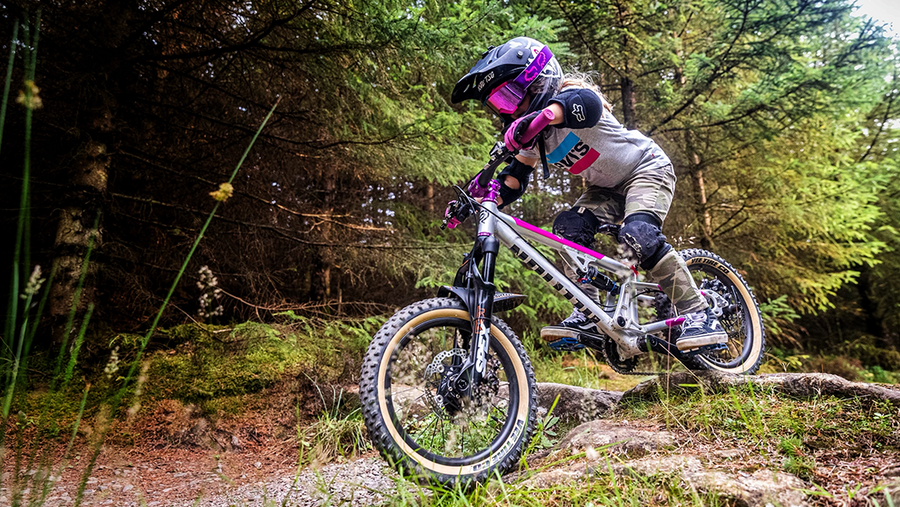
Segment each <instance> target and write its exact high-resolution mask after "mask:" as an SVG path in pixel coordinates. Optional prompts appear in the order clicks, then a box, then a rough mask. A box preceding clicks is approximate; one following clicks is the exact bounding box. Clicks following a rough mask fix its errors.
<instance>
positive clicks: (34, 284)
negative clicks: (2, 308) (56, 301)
mask: <svg viewBox="0 0 900 507" xmlns="http://www.w3.org/2000/svg"><path fill="white" fill-rule="evenodd" d="M43 283H44V279H43V278H41V266H40V264H38V265H36V266H35V267H34V271H32V272H31V276H30V277H28V283H27V284H26V285H25V293H24V294H20V295H19V297H20V298H22V299H28V298H29V297H32V296H34V295H35V294H37V293H38V291H40V290H41V285H43Z"/></svg>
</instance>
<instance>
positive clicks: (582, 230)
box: [553, 206, 600, 248]
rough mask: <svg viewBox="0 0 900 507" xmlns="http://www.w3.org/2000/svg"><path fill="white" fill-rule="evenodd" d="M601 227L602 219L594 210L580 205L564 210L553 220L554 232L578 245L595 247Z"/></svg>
mask: <svg viewBox="0 0 900 507" xmlns="http://www.w3.org/2000/svg"><path fill="white" fill-rule="evenodd" d="M599 227H600V220H597V217H596V216H594V212H593V211H591V210H589V209H587V208H585V207H583V206H579V207H577V208H572V209H570V210H568V211H563V212H562V213H560V214H559V215H557V216H556V220H554V221H553V234H556V235H557V236H559V237H561V238H564V239H567V240H569V241H571V242H572V243H575V244H576V245H581V246H583V247H587V248H593V246H594V235H595V234H597V229H598V228H599Z"/></svg>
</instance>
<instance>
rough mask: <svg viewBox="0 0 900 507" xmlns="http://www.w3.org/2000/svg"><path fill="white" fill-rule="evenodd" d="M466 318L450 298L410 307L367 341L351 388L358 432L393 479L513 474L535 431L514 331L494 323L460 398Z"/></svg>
mask: <svg viewBox="0 0 900 507" xmlns="http://www.w3.org/2000/svg"><path fill="white" fill-rule="evenodd" d="M471 332H472V326H471V323H470V322H469V313H468V311H467V310H466V309H465V307H464V306H463V305H462V304H461V303H460V302H459V301H458V300H456V299H452V298H434V299H428V300H425V301H421V302H418V303H414V304H412V305H410V306H407V307H406V308H404V309H402V310H400V311H399V312H397V314H395V315H394V316H393V317H391V318H390V319H389V320H388V321H387V322H386V323H385V324H384V325H383V326H382V327H381V329H380V330H379V331H378V333H376V335H375V337H374V339H373V340H372V343H371V344H370V345H369V349H368V351H367V352H366V356H365V359H364V361H363V369H362V378H361V380H360V384H359V394H360V401H361V402H362V406H363V416H364V419H365V423H366V429H367V430H368V432H369V437H370V438H371V440H372V442H373V444H374V445H375V447H376V448H377V449H378V450H379V451H380V452H381V455H382V456H384V458H385V459H386V460H387V461H388V462H389V463H391V465H393V466H394V467H395V468H397V469H398V470H399V471H400V472H401V473H404V474H406V475H414V476H419V477H423V478H426V479H429V480H434V481H437V482H441V483H444V484H452V483H456V482H462V483H466V482H471V481H479V482H480V481H484V480H486V479H487V478H488V477H489V476H490V475H491V474H494V473H495V471H496V472H499V473H501V474H502V473H504V472H506V471H508V470H509V469H510V468H512V467H513V466H514V465H515V463H516V461H517V460H518V459H519V456H520V455H521V453H522V449H523V447H524V446H525V444H526V443H527V442H528V441H529V440H530V439H531V436H532V433H533V432H534V420H535V417H536V410H537V398H536V396H537V394H536V391H535V385H534V372H533V370H532V367H531V362H530V361H529V360H528V357H527V356H526V354H525V350H524V349H523V347H522V345H521V343H519V340H518V338H516V335H515V333H513V332H512V330H511V329H510V328H509V327H508V326H507V325H506V324H505V323H504V322H503V321H502V320H500V319H498V318H496V317H495V318H494V319H493V321H492V325H491V332H490V350H489V353H488V356H487V361H486V366H485V372H484V377H483V379H482V382H481V384H480V385H478V386H476V387H475V388H474V389H468V390H466V391H465V393H463V392H462V391H460V389H459V385H460V383H459V380H460V378H462V377H461V375H462V374H463V373H462V371H461V369H462V367H463V364H464V362H465V360H466V358H467V357H468V354H469V352H468V350H469V347H470V346H471V342H472V341H473V340H471Z"/></svg>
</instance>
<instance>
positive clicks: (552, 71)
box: [450, 37, 562, 123]
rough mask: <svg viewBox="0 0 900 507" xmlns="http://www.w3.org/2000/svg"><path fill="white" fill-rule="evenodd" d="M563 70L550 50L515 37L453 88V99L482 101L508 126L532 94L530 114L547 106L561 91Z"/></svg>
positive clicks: (486, 54)
mask: <svg viewBox="0 0 900 507" xmlns="http://www.w3.org/2000/svg"><path fill="white" fill-rule="evenodd" d="M561 79H562V69H561V68H560V66H559V62H557V61H556V58H555V57H554V56H553V53H552V52H550V48H548V47H547V46H546V45H544V44H543V43H541V42H538V41H536V40H534V39H532V38H530V37H516V38H515V39H512V40H511V41H509V42H507V43H506V44H503V45H502V46H499V47H496V48H495V47H493V46H492V47H489V48H488V50H487V51H485V52H484V53H483V54H482V55H481V59H480V60H478V61H477V62H476V63H475V65H474V66H473V67H472V68H471V69H469V72H468V73H467V74H466V75H465V76H463V77H462V79H460V80H459V81H458V82H457V83H456V86H455V87H454V88H453V94H452V95H451V97H450V100H451V101H452V102H453V103H457V102H462V101H464V100H479V101H481V103H482V104H484V105H486V106H488V107H489V108H490V109H491V110H492V111H494V112H495V113H497V115H499V116H500V118H502V119H503V121H504V122H505V123H509V121H510V120H511V118H512V117H511V116H510V114H512V113H513V112H514V111H515V110H516V108H518V106H519V105H520V104H521V103H522V101H523V100H524V99H525V97H526V94H528V95H531V97H532V100H531V104H529V106H528V110H527V111H526V112H525V113H526V114H527V113H530V112H532V111H537V110H538V109H542V108H544V107H546V106H547V104H548V103H549V101H550V98H552V97H553V96H554V95H556V93H557V91H558V89H559V83H560V80H561Z"/></svg>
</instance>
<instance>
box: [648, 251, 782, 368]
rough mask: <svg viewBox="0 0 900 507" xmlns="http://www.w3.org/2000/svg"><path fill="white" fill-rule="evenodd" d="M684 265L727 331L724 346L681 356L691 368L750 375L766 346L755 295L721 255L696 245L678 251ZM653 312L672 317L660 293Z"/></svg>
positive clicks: (666, 300) (666, 302) (667, 303)
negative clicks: (659, 304) (698, 247)
mask: <svg viewBox="0 0 900 507" xmlns="http://www.w3.org/2000/svg"><path fill="white" fill-rule="evenodd" d="M678 253H679V254H681V257H682V258H683V259H684V262H685V264H687V266H688V271H690V272H691V276H692V277H693V278H694V281H695V282H696V283H697V287H698V288H699V289H700V291H701V292H702V293H703V295H704V296H706V299H707V301H709V302H710V303H711V306H714V307H715V308H717V313H719V315H718V318H719V323H720V324H722V327H723V328H724V329H725V332H726V333H728V342H727V343H726V344H725V345H726V346H725V349H724V350H720V351H717V352H709V353H701V354H697V355H686V356H684V358H683V359H682V362H683V363H684V365H685V366H687V367H688V368H690V369H692V370H718V371H722V372H726V373H736V374H748V375H749V374H753V373H756V370H758V369H759V365H760V363H762V359H763V352H764V350H765V346H766V337H765V330H764V329H763V322H762V314H761V313H760V311H759V305H758V304H757V303H756V297H755V296H754V295H753V292H752V291H751V290H750V287H749V286H748V285H747V282H745V281H744V278H743V277H741V275H740V274H739V273H738V272H737V271H735V269H734V268H733V267H732V266H731V265H730V264H728V262H726V261H725V260H724V259H723V258H721V257H719V256H718V255H716V254H714V253H712V252H708V251H706V250H700V249H696V248H692V249H688V250H682V251H680V252H678ZM662 298H663V300H664V301H663V305H662V307H659V306H658V308H657V314H658V315H659V314H660V313H663V314H667V318H668V317H671V316H674V315H673V314H672V312H671V305H670V304H669V301H668V298H667V297H665V296H664V295H663V296H662Z"/></svg>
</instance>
